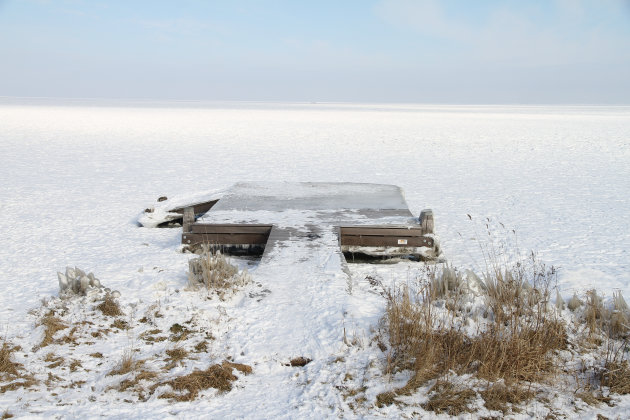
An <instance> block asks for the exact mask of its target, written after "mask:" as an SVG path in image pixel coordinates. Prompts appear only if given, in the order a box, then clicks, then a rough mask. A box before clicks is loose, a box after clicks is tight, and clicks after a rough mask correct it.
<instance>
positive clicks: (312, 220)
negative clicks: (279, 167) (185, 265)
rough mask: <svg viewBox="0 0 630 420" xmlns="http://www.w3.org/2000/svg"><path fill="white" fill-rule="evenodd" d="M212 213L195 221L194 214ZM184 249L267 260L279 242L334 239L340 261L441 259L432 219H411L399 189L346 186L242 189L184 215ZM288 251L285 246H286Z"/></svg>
mask: <svg viewBox="0 0 630 420" xmlns="http://www.w3.org/2000/svg"><path fill="white" fill-rule="evenodd" d="M204 206H207V207H208V208H209V209H211V210H210V211H208V212H207V213H205V214H204V215H202V216H201V217H199V213H198V211H199V209H203V208H204ZM183 225H184V229H183V233H182V243H183V244H185V245H188V246H192V247H194V246H197V245H200V244H206V245H209V246H212V247H216V248H219V249H222V250H223V251H224V252H234V251H240V252H244V251H250V252H252V253H265V254H268V253H269V250H270V249H273V248H274V247H275V246H276V245H277V244H278V243H279V242H285V243H296V241H297V243H299V242H304V243H306V244H308V243H313V244H315V243H316V242H317V239H318V238H321V237H322V236H323V235H324V234H330V233H332V234H334V235H336V238H337V244H338V246H339V248H340V249H341V250H342V251H343V252H345V253H359V254H366V255H372V256H386V257H394V256H411V257H416V258H419V259H431V258H434V257H437V255H438V254H439V246H438V244H437V243H436V240H435V237H434V235H433V214H432V212H430V211H424V213H423V220H422V221H421V220H420V219H419V218H414V217H413V215H412V213H411V211H410V210H409V208H408V207H407V204H406V202H405V200H404V197H403V195H402V191H401V190H400V188H399V187H396V186H393V185H381V184H352V183H276V184H268V183H241V184H236V185H235V186H234V187H233V188H232V189H231V190H229V191H228V192H227V193H226V195H225V196H224V197H222V198H221V199H220V200H218V201H214V202H213V203H211V204H210V203H208V204H205V203H200V204H196V205H195V206H194V207H191V208H187V209H184V210H183ZM285 245H286V244H285Z"/></svg>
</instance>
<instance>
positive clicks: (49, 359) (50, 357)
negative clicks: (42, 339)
mask: <svg viewBox="0 0 630 420" xmlns="http://www.w3.org/2000/svg"><path fill="white" fill-rule="evenodd" d="M44 362H46V363H49V365H47V366H46V367H47V368H49V369H54V368H56V367H59V366H61V365H63V363H64V362H65V359H64V358H63V357H61V356H57V355H55V353H52V352H51V353H48V354H47V355H46V357H44Z"/></svg>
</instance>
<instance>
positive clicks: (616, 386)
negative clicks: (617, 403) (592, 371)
mask: <svg viewBox="0 0 630 420" xmlns="http://www.w3.org/2000/svg"><path fill="white" fill-rule="evenodd" d="M604 369H605V370H604V372H603V373H602V385H603V386H607V387H609V388H610V392H612V393H615V394H621V395H623V394H630V365H629V364H628V361H627V360H623V361H609V362H607V363H606V364H605V366H604Z"/></svg>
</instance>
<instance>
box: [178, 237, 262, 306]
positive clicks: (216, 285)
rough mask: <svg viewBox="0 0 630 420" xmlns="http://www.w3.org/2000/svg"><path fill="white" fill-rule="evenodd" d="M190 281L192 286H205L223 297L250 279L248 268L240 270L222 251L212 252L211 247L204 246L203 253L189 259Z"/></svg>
mask: <svg viewBox="0 0 630 420" xmlns="http://www.w3.org/2000/svg"><path fill="white" fill-rule="evenodd" d="M188 267H189V271H188V283H189V285H190V286H191V287H198V286H205V287H206V289H208V290H212V291H214V292H216V293H217V294H218V295H219V297H220V298H221V299H223V298H224V297H225V296H226V294H227V292H233V291H235V290H236V289H237V288H238V287H240V286H243V285H245V284H247V283H248V282H249V281H250V277H249V274H248V273H247V270H243V271H242V272H241V273H239V272H238V268H237V267H236V266H234V265H232V264H230V262H229V261H228V260H227V259H226V258H225V256H224V255H223V254H221V253H220V252H216V253H215V252H212V250H210V248H209V247H206V246H202V251H201V255H200V256H199V257H197V258H193V259H191V260H190V261H188Z"/></svg>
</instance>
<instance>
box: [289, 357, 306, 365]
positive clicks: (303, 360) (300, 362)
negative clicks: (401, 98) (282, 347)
mask: <svg viewBox="0 0 630 420" xmlns="http://www.w3.org/2000/svg"><path fill="white" fill-rule="evenodd" d="M309 363H311V359H309V358H308V357H303V356H300V357H295V358H293V359H291V360H290V361H289V363H288V364H287V366H293V367H302V366H306V365H308V364H309Z"/></svg>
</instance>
